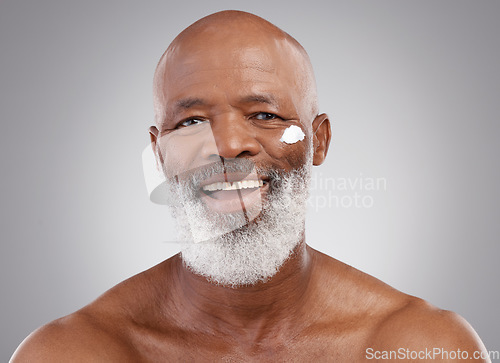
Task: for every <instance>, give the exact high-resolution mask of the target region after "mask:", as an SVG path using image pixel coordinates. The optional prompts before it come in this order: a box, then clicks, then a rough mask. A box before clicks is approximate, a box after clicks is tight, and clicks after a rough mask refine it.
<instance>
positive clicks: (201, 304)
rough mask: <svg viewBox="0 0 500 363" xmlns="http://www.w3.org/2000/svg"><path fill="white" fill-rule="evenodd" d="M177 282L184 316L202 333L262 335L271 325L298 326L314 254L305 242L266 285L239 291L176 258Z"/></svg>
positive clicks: (261, 283) (262, 283)
mask: <svg viewBox="0 0 500 363" xmlns="http://www.w3.org/2000/svg"><path fill="white" fill-rule="evenodd" d="M174 268H175V269H176V272H177V273H176V275H177V278H176V283H175V285H176V286H175V287H176V290H178V292H179V293H178V295H177V296H179V299H181V300H182V301H180V302H179V303H180V304H181V306H182V307H183V309H184V313H187V316H189V317H190V320H192V321H193V324H194V326H197V327H198V329H200V330H212V331H213V330H214V329H215V330H217V331H218V332H226V333H229V334H237V333H238V331H240V332H248V331H254V332H256V334H262V332H263V331H265V330H266V328H267V327H270V326H271V325H272V326H274V327H276V325H280V324H283V325H289V324H290V322H293V324H296V323H297V317H298V316H300V315H301V313H300V311H301V307H303V306H304V302H305V299H306V297H307V295H308V294H306V291H307V289H308V285H309V280H310V278H311V272H312V253H311V250H310V248H309V247H307V246H306V244H305V242H304V240H302V241H301V242H300V243H299V244H298V245H297V247H296V248H295V249H294V251H293V253H292V255H291V256H290V258H289V259H287V260H286V261H285V263H284V264H283V265H282V266H281V268H280V270H279V272H278V273H276V275H274V276H273V277H272V278H271V279H270V280H269V281H267V282H260V283H257V284H255V285H253V286H242V287H236V288H230V287H224V286H220V285H215V284H213V283H211V282H209V281H208V280H207V279H206V278H205V277H203V276H200V275H196V274H194V273H193V272H192V271H190V270H189V269H187V268H186V267H185V266H184V264H183V263H182V261H181V258H180V256H179V255H178V256H177V257H176V263H175V267H174Z"/></svg>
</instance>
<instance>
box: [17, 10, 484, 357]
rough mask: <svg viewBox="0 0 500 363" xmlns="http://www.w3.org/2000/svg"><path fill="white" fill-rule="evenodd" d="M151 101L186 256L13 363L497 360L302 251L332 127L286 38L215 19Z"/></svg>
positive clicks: (126, 287) (41, 336) (45, 335)
mask: <svg viewBox="0 0 500 363" xmlns="http://www.w3.org/2000/svg"><path fill="white" fill-rule="evenodd" d="M154 95H155V113H156V127H152V128H151V129H150V133H151V140H152V145H153V150H154V152H155V155H156V159H157V164H158V168H159V169H160V170H161V172H162V173H163V175H164V176H165V180H166V181H165V183H164V184H163V187H164V188H163V193H164V194H163V196H164V198H165V200H166V201H167V202H168V204H170V206H171V209H172V211H173V215H174V217H175V219H176V221H177V223H178V226H179V234H180V235H179V239H181V240H182V241H183V248H182V252H181V253H180V254H178V255H176V256H174V257H172V258H170V259H168V260H166V261H164V262H162V263H160V264H159V265H157V266H155V267H153V268H151V269H149V270H147V271H145V272H143V273H140V274H138V275H136V276H134V277H132V278H130V279H128V280H126V281H125V282H123V283H121V284H119V285H117V286H116V287H114V288H113V289H111V290H110V291H108V292H106V293H105V294H104V295H103V296H101V297H100V298H99V299H97V300H96V301H95V302H93V303H91V304H90V305H88V306H86V307H84V308H83V309H81V310H79V311H77V312H75V313H74V314H71V315H69V316H67V317H64V318H62V319H59V320H56V321H54V322H52V323H50V324H48V325H46V326H44V327H42V328H40V329H39V330H37V331H35V332H34V333H33V334H32V335H30V336H29V337H28V338H27V339H26V340H25V342H23V344H21V346H20V348H19V349H18V350H17V352H16V353H15V355H14V357H13V361H14V362H59V361H61V362H65V361H71V362H80V361H81V362H101V361H112V362H115V361H116V362H128V361H134V362H136V361H141V362H142V361H148V362H163V361H219V360H223V361H240V360H241V361H247V360H248V361H297V362H310V361H313V360H319V361H336V362H358V361H364V360H366V359H387V360H390V359H392V360H396V359H411V358H413V359H415V358H419V359H422V360H426V359H427V360H431V359H439V360H447V359H450V360H452V359H456V358H460V357H462V358H463V357H464V356H465V355H467V357H469V358H477V360H478V361H487V360H488V359H487V357H486V356H485V355H483V357H482V358H481V356H480V355H481V353H483V354H484V352H485V348H484V346H483V344H482V343H481V341H480V339H479V338H478V336H477V335H476V333H475V332H474V330H473V329H472V328H471V327H470V326H469V325H468V324H467V322H465V321H464V319H462V318H461V317H459V316H458V315H456V314H454V313H452V312H449V311H443V310H440V309H438V308H435V307H433V306H432V305H430V304H428V303H426V302H424V301H422V300H420V299H418V298H415V297H412V296H408V295H406V294H403V293H401V292H399V291H396V290H394V289H393V288H391V287H389V286H387V285H385V284H384V283H382V282H380V281H378V280H376V279H375V278H373V277H371V276H368V275H366V274H364V273H362V272H360V271H357V270H356V269H354V268H352V267H350V266H347V265H345V264H343V263H341V262H339V261H337V260H335V259H333V258H331V257H328V256H326V255H324V254H322V253H320V252H318V251H315V250H313V249H312V248H310V247H309V246H307V245H306V242H305V240H304V221H305V205H306V199H307V187H308V183H309V178H310V170H311V167H312V165H320V164H321V163H322V162H323V161H324V159H325V157H326V154H327V151H328V146H329V143H330V124H329V120H328V116H327V115H326V114H320V113H319V112H318V105H317V96H316V87H315V81H314V75H313V71H312V68H311V64H310V61H309V58H308V56H307V54H306V52H305V51H304V49H303V48H302V47H301V46H300V44H298V43H297V41H296V40H294V39H293V38H292V37H291V36H290V35H288V34H287V33H285V32H283V31H282V30H280V29H278V28H277V27H275V26H274V25H272V24H270V23H269V22H267V21H265V20H263V19H261V18H259V17H257V16H254V15H251V14H248V13H243V12H237V11H224V12H220V13H216V14H212V15H210V16H207V17H205V18H203V19H201V20H199V21H197V22H196V23H194V24H193V25H191V26H190V27H188V28H187V29H186V30H184V31H183V32H182V33H181V34H180V35H179V36H177V38H176V39H175V40H174V41H173V42H172V44H171V45H170V46H169V47H168V49H167V51H166V52H165V54H164V55H163V56H162V58H161V60H160V62H159V64H158V67H157V70H156V73H155V78H154ZM432 354H434V355H433V356H432ZM436 354H440V355H437V356H436Z"/></svg>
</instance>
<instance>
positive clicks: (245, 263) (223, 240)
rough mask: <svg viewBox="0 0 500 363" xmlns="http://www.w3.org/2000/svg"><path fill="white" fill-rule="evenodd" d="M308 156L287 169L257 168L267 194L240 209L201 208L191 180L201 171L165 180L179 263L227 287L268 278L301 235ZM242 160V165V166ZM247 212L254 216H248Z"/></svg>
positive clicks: (195, 186)
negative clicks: (266, 183)
mask: <svg viewBox="0 0 500 363" xmlns="http://www.w3.org/2000/svg"><path fill="white" fill-rule="evenodd" d="M308 159H309V160H310V158H308ZM309 160H307V162H306V163H305V164H304V166H303V167H302V168H300V169H298V170H292V171H291V172H277V171H274V170H273V171H270V172H269V171H268V172H267V173H266V172H265V171H262V170H261V171H259V174H264V175H267V176H268V177H269V178H270V186H269V192H268V193H267V198H266V199H265V200H263V201H262V205H259V206H257V207H255V208H257V209H256V210H254V211H246V213H244V212H238V213H228V214H219V213H214V212H211V211H209V210H208V209H207V207H206V206H205V204H204V203H203V202H202V200H200V199H199V198H198V197H197V194H196V193H197V191H198V190H199V187H198V185H199V180H197V178H198V179H203V178H205V177H206V175H207V172H206V171H205V172H203V173H199V174H198V175H197V176H196V175H195V176H194V177H191V178H190V180H189V182H188V183H170V184H169V185H168V189H169V190H170V193H169V194H170V200H171V201H173V203H171V204H172V205H171V206H172V214H173V216H174V219H175V221H176V224H177V229H178V238H179V240H181V241H182V243H183V248H182V251H181V257H182V260H183V262H184V264H185V266H186V267H187V268H189V269H190V270H191V271H192V272H194V273H195V274H198V275H201V276H204V277H206V278H207V279H208V280H209V281H210V282H212V283H214V284H218V285H223V286H227V287H232V288H235V287H238V286H248V285H255V284H257V283H258V282H265V281H268V280H269V279H270V278H271V277H273V276H274V275H275V274H276V273H277V272H278V271H279V269H280V267H281V266H282V265H283V263H284V262H285V261H286V260H287V259H288V258H289V257H290V256H291V254H292V253H293V251H294V249H295V247H297V245H298V244H299V243H300V242H301V241H302V240H303V237H304V224H305V214H306V201H307V197H308V186H309V180H310V170H311V164H310V162H309ZM247 162H248V160H247V161H245V162H244V164H246V165H244V168H247V169H248V167H249V166H248V163H247ZM252 165H253V163H252ZM225 167H227V166H225ZM239 168H240V167H239V166H238V165H236V166H233V169H239ZM215 169H218V168H217V167H215ZM253 170H255V168H254V167H253ZM230 171H240V170H230ZM213 172H214V173H215V172H220V170H214V171H213ZM209 173H210V172H209ZM259 212H260V213H259ZM245 214H246V215H245ZM249 215H255V216H257V218H256V219H254V220H252V219H250V220H249V218H248V216H249Z"/></svg>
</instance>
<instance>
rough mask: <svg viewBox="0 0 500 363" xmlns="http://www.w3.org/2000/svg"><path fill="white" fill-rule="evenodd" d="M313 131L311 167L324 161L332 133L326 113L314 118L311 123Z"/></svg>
mask: <svg viewBox="0 0 500 363" xmlns="http://www.w3.org/2000/svg"><path fill="white" fill-rule="evenodd" d="M312 130H313V148H314V149H313V151H314V152H313V165H321V164H323V161H325V158H326V154H327V153H328V147H329V146H330V139H331V137H332V131H331V129H330V120H329V119H328V115H327V114H326V113H322V114H321V115H318V116H316V118H315V119H314V121H313V123H312Z"/></svg>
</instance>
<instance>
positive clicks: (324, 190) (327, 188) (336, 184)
mask: <svg viewBox="0 0 500 363" xmlns="http://www.w3.org/2000/svg"><path fill="white" fill-rule="evenodd" d="M310 190H311V194H310V196H309V199H308V206H309V207H310V208H312V209H314V210H315V211H319V210H320V209H325V208H327V209H330V208H355V209H359V208H366V209H367V208H372V207H373V206H374V205H375V199H376V196H377V195H380V192H385V191H387V179H386V178H384V177H373V176H366V175H364V174H363V173H359V174H358V175H356V176H349V177H333V176H326V175H324V174H323V173H321V172H319V173H313V175H312V178H311V184H310Z"/></svg>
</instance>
